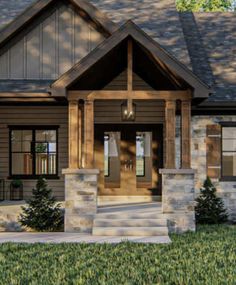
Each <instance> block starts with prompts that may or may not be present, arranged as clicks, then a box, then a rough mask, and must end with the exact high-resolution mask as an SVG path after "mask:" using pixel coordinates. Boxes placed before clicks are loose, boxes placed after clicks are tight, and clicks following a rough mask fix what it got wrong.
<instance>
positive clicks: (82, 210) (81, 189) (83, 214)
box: [63, 169, 99, 234]
mask: <svg viewBox="0 0 236 285" xmlns="http://www.w3.org/2000/svg"><path fill="white" fill-rule="evenodd" d="M63 174H64V175H65V232H77V233H88V234H91V233H92V227H93V220H94V215H95V214H96V213H97V177H98V174H99V170H98V169H64V170H63Z"/></svg>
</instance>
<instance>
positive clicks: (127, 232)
mask: <svg viewBox="0 0 236 285" xmlns="http://www.w3.org/2000/svg"><path fill="white" fill-rule="evenodd" d="M93 235H94V236H168V228H167V227H105V228H104V227H94V228H93Z"/></svg>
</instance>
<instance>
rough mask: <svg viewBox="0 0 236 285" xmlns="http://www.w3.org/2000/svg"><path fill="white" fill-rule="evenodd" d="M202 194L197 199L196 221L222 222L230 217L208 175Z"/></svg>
mask: <svg viewBox="0 0 236 285" xmlns="http://www.w3.org/2000/svg"><path fill="white" fill-rule="evenodd" d="M200 191H201V193H200V196H199V197H198V198H197V199H196V202H197V206H196V208H195V211H196V221H197V223H199V224H221V223H225V222H226V221H227V219H228V215H227V212H226V209H225V207H224V203H223V201H222V199H221V198H220V197H217V196H216V188H215V187H214V185H213V184H212V182H211V179H210V178H209V177H207V179H206V181H205V182H204V185H203V188H201V190H200Z"/></svg>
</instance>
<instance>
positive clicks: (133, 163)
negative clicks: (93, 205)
mask: <svg viewBox="0 0 236 285" xmlns="http://www.w3.org/2000/svg"><path fill="white" fill-rule="evenodd" d="M95 167H96V168H98V169H100V171H101V173H100V176H99V195H100V196H157V195H160V194H161V181H160V176H159V174H158V169H159V168H161V167H162V126H159V125H155V126H145V125H141V126H140V125H113V126H111V125H96V126H95Z"/></svg>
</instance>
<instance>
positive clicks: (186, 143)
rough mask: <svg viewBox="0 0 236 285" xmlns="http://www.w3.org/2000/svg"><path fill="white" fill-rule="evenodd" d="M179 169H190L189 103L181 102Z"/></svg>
mask: <svg viewBox="0 0 236 285" xmlns="http://www.w3.org/2000/svg"><path fill="white" fill-rule="evenodd" d="M181 168H183V169H190V168H191V102H190V101H181Z"/></svg>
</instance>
